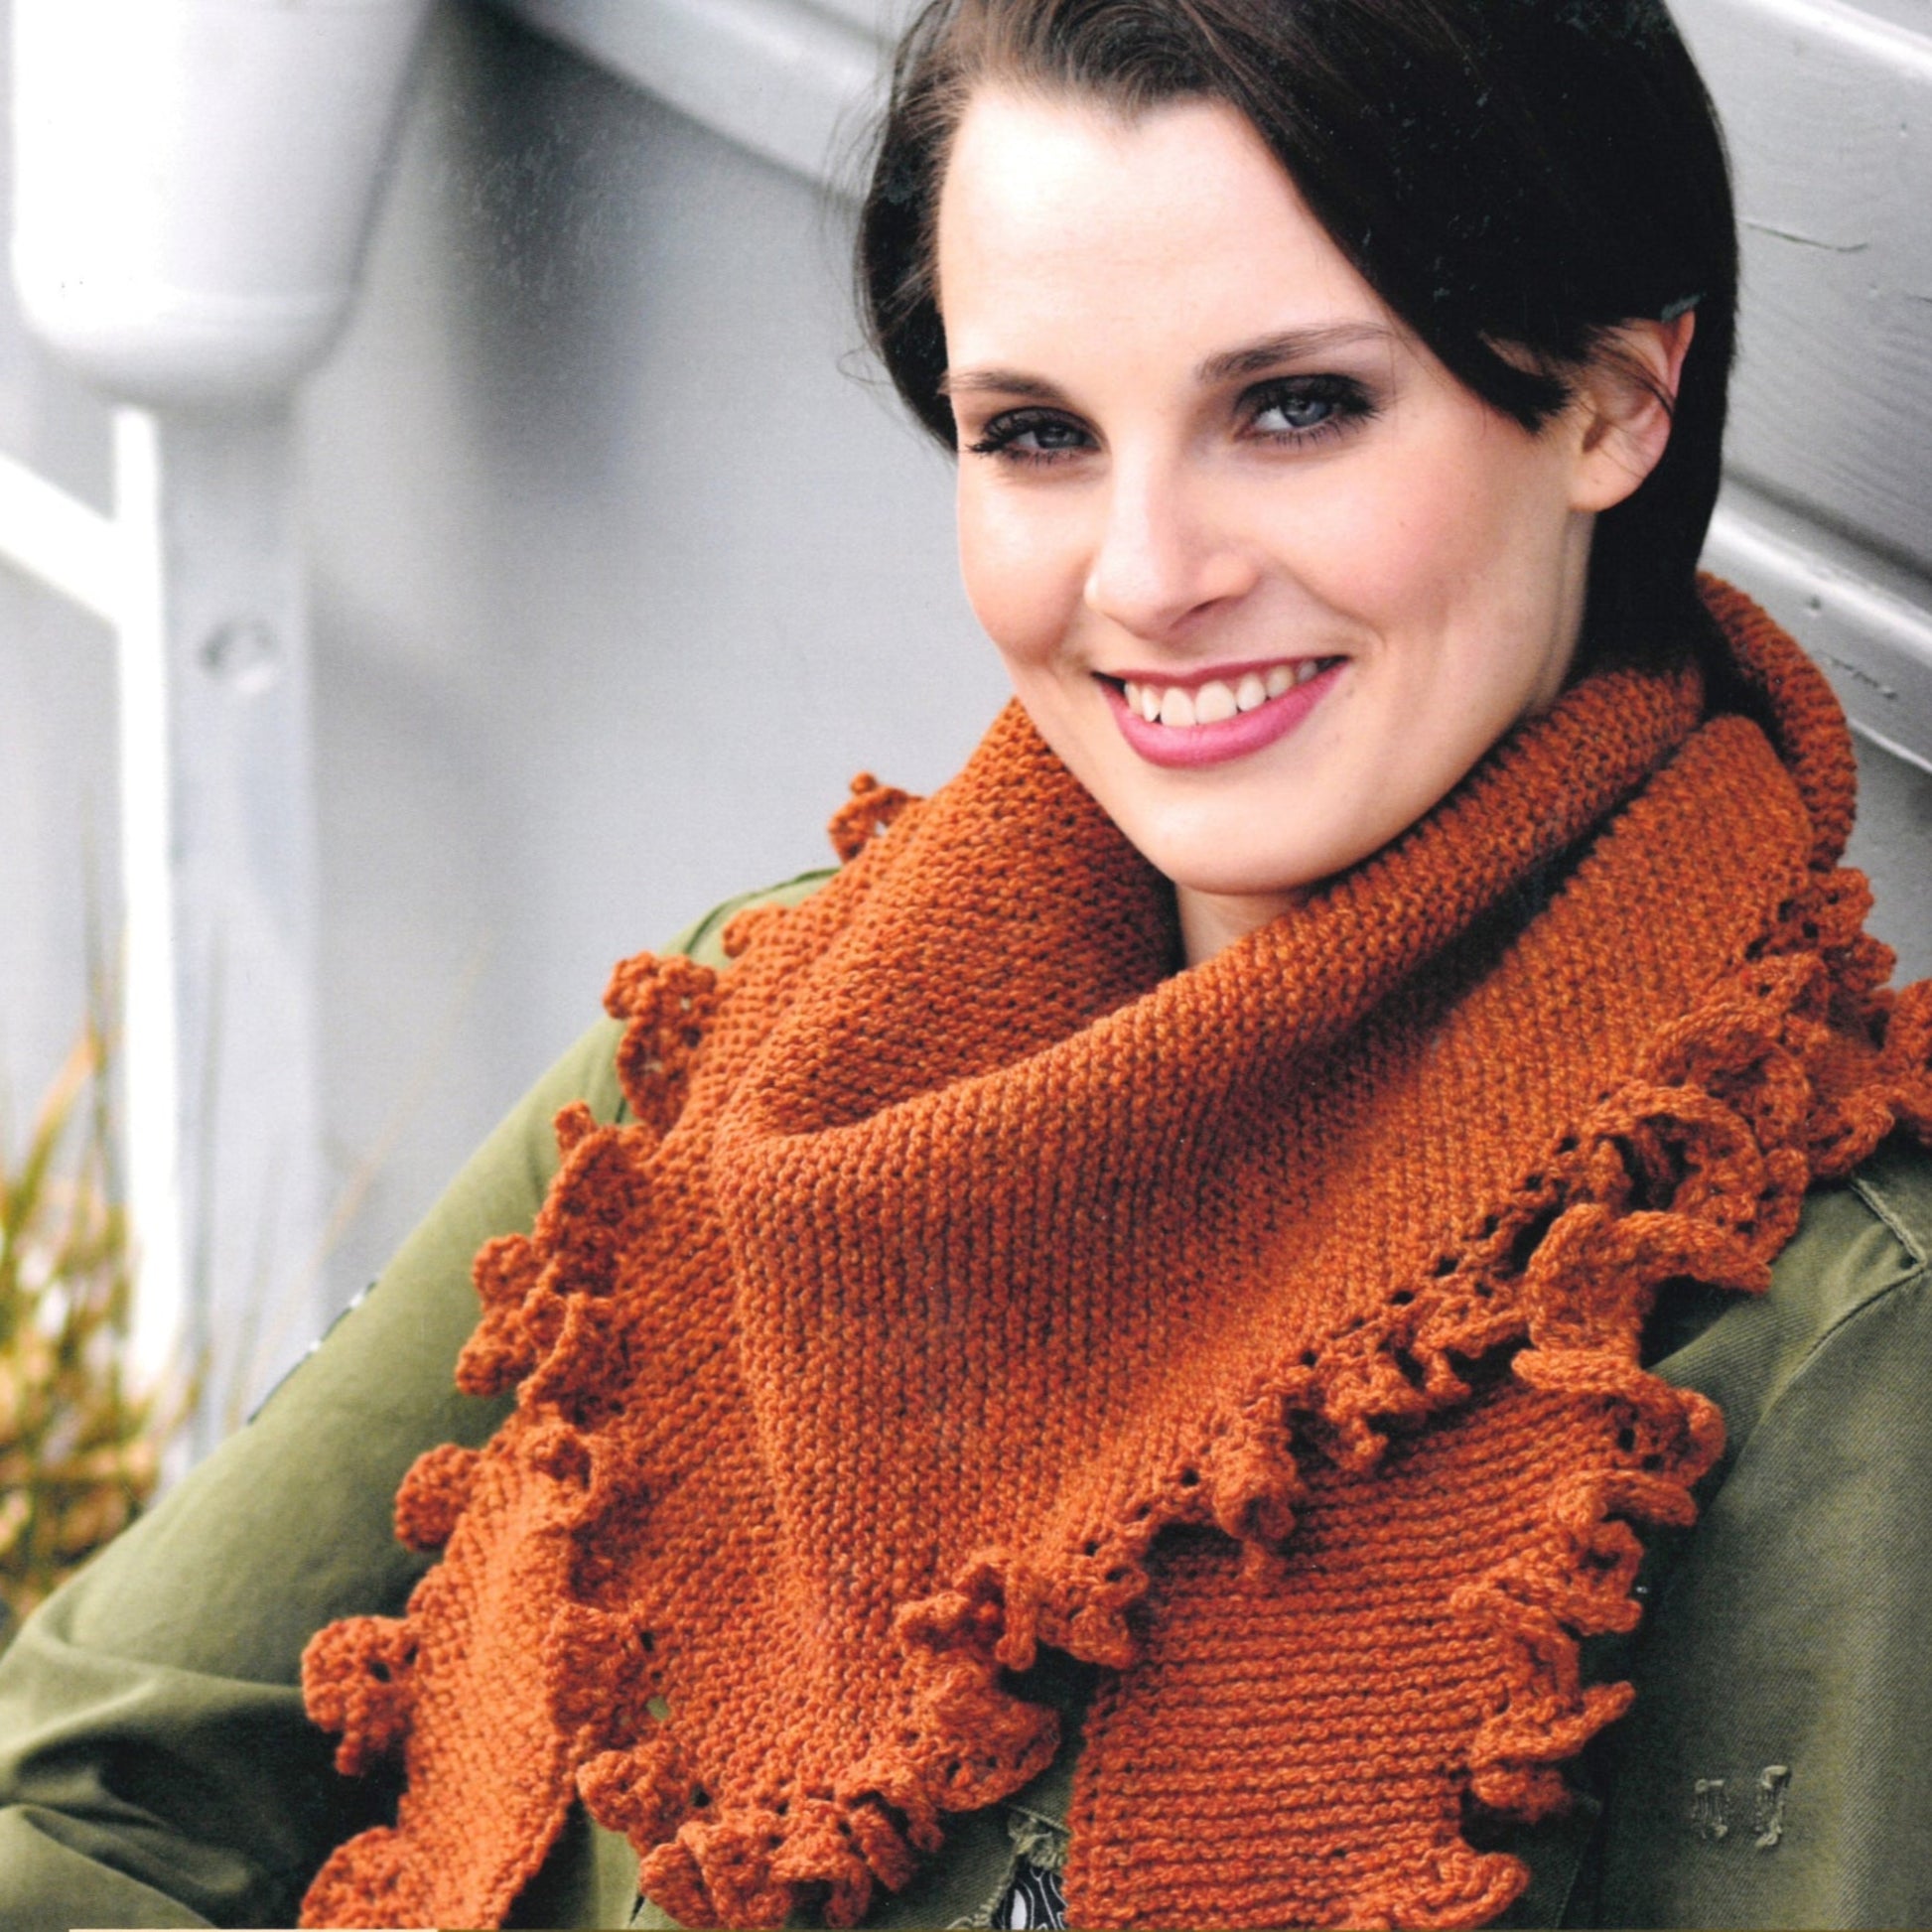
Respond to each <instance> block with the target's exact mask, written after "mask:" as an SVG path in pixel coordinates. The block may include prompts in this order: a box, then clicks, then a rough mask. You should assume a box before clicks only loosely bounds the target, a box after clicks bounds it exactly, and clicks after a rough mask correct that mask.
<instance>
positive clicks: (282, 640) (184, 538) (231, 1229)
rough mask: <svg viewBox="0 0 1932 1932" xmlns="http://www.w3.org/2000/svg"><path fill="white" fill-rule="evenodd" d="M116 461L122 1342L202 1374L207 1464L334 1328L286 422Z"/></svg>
mask: <svg viewBox="0 0 1932 1932" xmlns="http://www.w3.org/2000/svg"><path fill="white" fill-rule="evenodd" d="M115 457H116V475H117V482H118V491H117V505H116V519H117V522H118V524H119V528H120V534H121V538H122V541H123V543H124V544H125V546H126V549H125V553H124V554H125V558H126V562H127V565H128V575H127V579H126V590H127V596H128V604H127V608H126V610H125V612H124V613H123V616H122V621H121V625H120V649H121V691H122V699H121V770H122V785H123V794H122V854H123V860H122V864H123V878H124V881H125V889H126V904H127V916H128V929H127V930H128V939H127V944H128V962H127V985H128V990H129V994H128V997H129V1010H128V1027H127V1046H128V1058H127V1072H128V1109H129V1129H130V1133H129V1162H128V1178H129V1188H130V1195H131V1203H130V1204H131V1207H132V1209H133V1212H134V1216H135V1223H136V1226H137V1227H138V1228H139V1229H140V1230H141V1240H142V1252H143V1273H142V1298H141V1300H142V1313H141V1321H140V1326H139V1328H138V1330H137V1350H138V1352H139V1354H140V1355H141V1357H142V1358H143V1359H144V1361H146V1362H147V1363H148V1364H150V1365H158V1364H159V1363H160V1362H161V1361H162V1360H163V1359H165V1358H166V1357H167V1356H168V1355H169V1353H170V1351H171V1350H173V1349H184V1354H183V1355H182V1356H180V1357H178V1359H185V1360H186V1361H187V1362H188V1363H189V1364H190V1365H192V1366H193V1367H194V1368H195V1369H196V1370H197V1371H198V1372H199V1373H200V1375H201V1377H202V1379H203V1388H204V1398H203V1401H202V1403H201V1405H200V1407H199V1409H198V1411H197V1417H196V1422H195V1426H194V1431H193V1434H194V1438H195V1440H194V1442H193V1443H192V1445H191V1447H192V1449H193V1450H194V1451H195V1452H197V1453H199V1452H201V1451H202V1450H204V1449H207V1448H208V1447H210V1446H211V1444H212V1443H213V1442H214V1441H215V1440H217V1439H218V1437H219V1435H220V1434H221V1433H222V1432H223V1430H224V1429H225V1428H227V1427H230V1426H232V1424H233V1422H234V1421H235V1420H237V1419H238V1417H239V1416H240V1415H241V1414H243V1413H245V1411H246V1409H247V1408H248V1407H249V1406H250V1405H251V1404H252V1402H253V1400H254V1399H255V1397H256V1396H257V1395H258V1394H259V1393H260V1390H261V1387H262V1385H263V1383H264V1381H265V1379H266V1378H268V1377H270V1376H272V1375H273V1374H274V1373H275V1372H277V1371H278V1370H279V1369H280V1368H281V1367H283V1366H285V1365H286V1364H287V1362H288V1361H289V1360H290V1359H291V1358H292V1357H293V1355H294V1354H295V1353H297V1352H298V1351H299V1349H300V1347H301V1345H302V1344H303V1343H304V1342H305V1341H306V1340H308V1339H309V1338H310V1337H311V1336H312V1335H313V1334H314V1332H315V1331H316V1328H317V1326H318V1324H319V1322H320V1321H321V1319H322V1317H323V1314H324V1312H325V1308H324V1297H323V1294H322V1291H321V1279H320V1277H321V1255H320V1251H319V1244H320V1231H321V1227H322V1200H323V1178H322V1174H321V1171H320V1154H319V1146H320V1107H319V1102H318V1071H317V1065H316V1044H315V1042H316V1015H315V976H314V952H315V922H316V911H315V907H316V834H315V803H314V786H313V779H312V772H311V754H310V732H309V709H310V704H309V663H308V639H307V633H306V626H305V622H304V613H303V600H302V590H301V585H300V582H299V571H298V566H297V562H296V560H297V558H298V556H299V554H300V552H299V547H298V544H297V533H296V521H295V501H294V496H295V483H294V476H293V441H292V432H291V424H290V419H289V416H288V414H287V412H286V411H284V410H279V409H278V410H269V411H263V412H259V413H255V414H251V415H229V416H207V415H199V414H198V415H196V416H193V417H180V418H171V417H169V416H166V415H152V414H149V413H148V412H146V411H141V410H133V409H128V410H122V411H120V412H118V413H117V416H116V427H115Z"/></svg>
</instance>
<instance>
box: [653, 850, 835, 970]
mask: <svg viewBox="0 0 1932 1932" xmlns="http://www.w3.org/2000/svg"><path fill="white" fill-rule="evenodd" d="M838 870H839V869H838V867H836V866H814V867H813V868H812V869H811V870H810V871H808V872H801V873H798V874H796V875H794V876H793V877H792V878H790V879H787V880H783V881H781V882H780V883H779V884H778V885H776V886H760V887H759V888H758V889H757V890H756V891H754V892H749V893H740V894H738V895H737V896H736V897H732V898H728V899H724V900H722V901H721V902H720V903H719V904H717V905H714V906H713V907H712V908H711V910H710V911H709V912H707V913H706V914H705V915H704V917H703V918H701V919H694V920H693V921H692V922H691V923H690V924H689V925H688V926H686V927H685V928H684V930H683V931H682V932H680V933H679V934H678V935H677V936H676V938H674V939H671V940H669V941H668V942H666V943H665V944H664V945H662V946H660V947H659V948H658V951H660V952H667V953H683V954H684V955H685V957H686V958H687V959H695V960H696V961H697V962H698V964H699V965H701V966H713V967H716V968H718V969H719V970H720V971H723V970H724V969H725V968H726V967H728V966H729V965H730V964H731V958H730V956H729V955H728V954H727V953H726V951H725V928H726V927H727V926H728V925H730V924H731V922H732V920H733V919H734V918H735V917H736V916H737V915H738V914H739V913H740V912H746V911H749V910H750V909H751V908H752V907H753V906H755V905H798V904H802V903H803V901H804V900H806V899H808V898H810V897H811V896H812V895H813V894H814V893H815V892H817V891H818V889H819V888H820V887H821V886H823V885H824V884H825V882H826V881H827V880H828V879H834V878H836V877H837V876H838Z"/></svg>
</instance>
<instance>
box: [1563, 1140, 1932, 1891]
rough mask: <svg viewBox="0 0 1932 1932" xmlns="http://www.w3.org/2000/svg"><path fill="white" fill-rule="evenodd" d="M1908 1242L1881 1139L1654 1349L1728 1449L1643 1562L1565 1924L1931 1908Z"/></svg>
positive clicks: (1917, 1421)
mask: <svg viewBox="0 0 1932 1932" xmlns="http://www.w3.org/2000/svg"><path fill="white" fill-rule="evenodd" d="M1928 1252H1932V1163H1929V1162H1928V1160H1927V1158H1926V1156H1925V1155H1924V1154H1923V1153H1921V1152H1920V1151H1918V1150H1917V1149H1915V1148H1908V1147H1905V1146H1902V1145H1894V1146H1892V1147H1891V1148H1889V1149H1888V1150H1886V1151H1882V1152H1881V1154H1880V1156H1879V1157H1878V1158H1877V1159H1876V1160H1875V1161H1874V1162H1873V1163H1871V1164H1870V1165H1869V1166H1868V1167H1867V1168H1866V1169H1865V1170H1864V1171H1863V1173H1861V1175H1860V1176H1859V1177H1858V1178H1857V1179H1856V1180H1855V1181H1854V1182H1853V1183H1852V1184H1851V1185H1849V1186H1845V1187H1840V1188H1835V1189H1832V1190H1830V1191H1828V1192H1826V1193H1823V1194H1821V1195H1819V1196H1816V1197H1815V1198H1814V1199H1813V1200H1812V1201H1811V1202H1810V1203H1808V1205H1807V1210H1806V1215H1805V1221H1804V1225H1803V1227H1802V1229H1801V1231H1800V1233H1799V1235H1798V1237H1797V1238H1796V1239H1795V1240H1794V1241H1793V1242H1792V1243H1791V1245H1790V1247H1788V1248H1787V1249H1786V1251H1785V1253H1784V1255H1783V1256H1782V1257H1781V1258H1780V1260H1779V1263H1778V1266H1777V1269H1776V1273H1775V1279H1774V1282H1773V1286H1772V1290H1771V1293H1770V1295H1769V1296H1767V1297H1765V1298H1763V1299H1762V1300H1761V1301H1756V1302H1752V1303H1749V1304H1745V1305H1741V1306H1738V1307H1736V1308H1734V1309H1733V1310H1731V1311H1728V1312H1727V1313H1725V1315H1724V1316H1723V1317H1722V1318H1721V1319H1719V1320H1717V1321H1716V1322H1714V1323H1712V1324H1711V1325H1710V1326H1709V1327H1708V1328H1707V1329H1705V1330H1704V1332H1703V1333H1702V1334H1700V1335H1698V1336H1697V1337H1696V1338H1695V1339H1694V1340H1692V1341H1691V1342H1690V1343H1689V1344H1688V1345H1687V1346H1685V1347H1684V1348H1683V1349H1681V1350H1680V1351H1679V1352H1678V1353H1676V1354H1675V1355H1672V1356H1670V1357H1668V1358H1667V1359H1666V1360H1665V1361H1663V1362H1661V1363H1660V1364H1659V1369H1660V1371H1661V1372H1662V1373H1665V1374H1666V1375H1668V1376H1669V1377H1670V1378H1671V1379H1672V1380H1674V1381H1678V1382H1681V1383H1687V1384H1690V1385H1692V1386H1696V1387H1699V1388H1702V1389H1704V1390H1705V1391H1706V1392H1707V1393H1708V1394H1710V1395H1712V1396H1713V1397H1714V1398H1716V1399H1717V1401H1718V1403H1719V1405H1720V1407H1721V1408H1722V1409H1723V1410H1724V1412H1725V1421H1726V1429H1727V1434H1728V1437H1729V1447H1728V1449H1727V1450H1726V1460H1725V1466H1724V1467H1723V1468H1722V1469H1721V1470H1720V1471H1718V1472H1716V1473H1717V1476H1718V1478H1719V1479H1718V1482H1717V1486H1716V1488H1715V1492H1714V1493H1712V1494H1711V1495H1709V1496H1708V1498H1707V1499H1706V1501H1705V1506H1704V1513H1703V1518H1702V1520H1701V1522H1700V1523H1699V1525H1698V1527H1697V1529H1696V1530H1695V1532H1693V1533H1692V1534H1691V1535H1690V1536H1688V1537H1687V1538H1686V1539H1685V1540H1684V1541H1683V1542H1682V1544H1681V1546H1680V1548H1679V1549H1678V1550H1677V1552H1676V1554H1675V1556H1674V1558H1673V1559H1672V1560H1669V1561H1667V1562H1666V1563H1665V1564H1663V1565H1661V1566H1659V1575H1658V1578H1657V1581H1656V1584H1655V1587H1654V1597H1653V1601H1652V1605H1651V1608H1650V1610H1649V1612H1648V1614H1647V1617H1646V1628H1645V1630H1644V1632H1643V1634H1642V1636H1641V1638H1640V1640H1639V1643H1638V1646H1637V1648H1636V1651H1635V1654H1634V1656H1633V1658H1632V1660H1631V1662H1632V1665H1633V1674H1634V1679H1635V1682H1636V1685H1637V1703H1636V1706H1635V1708H1634V1710H1633V1711H1632V1713H1631V1715H1630V1717H1629V1718H1628V1719H1627V1720H1626V1721H1625V1722H1624V1723H1623V1724H1622V1725H1618V1726H1617V1727H1616V1729H1615V1730H1614V1731H1613V1732H1612V1733H1611V1735H1610V1738H1609V1739H1607V1740H1606V1741H1607V1742H1609V1743H1610V1744H1611V1746H1612V1765H1611V1777H1610V1780H1609V1783H1608V1790H1607V1799H1608V1802H1607V1809H1606V1812H1605V1818H1604V1830H1603V1834H1602V1837H1601V1839H1600V1841H1599V1848H1598V1849H1599V1852H1600V1864H1599V1867H1598V1869H1597V1871H1596V1873H1595V1874H1594V1878H1595V1882H1594V1884H1593V1885H1589V1886H1587V1887H1580V1894H1585V1893H1587V1892H1588V1891H1593V1892H1594V1897H1593V1899H1588V1898H1587V1896H1584V1895H1580V1896H1579V1898H1578V1899H1577V1901H1576V1903H1575V1904H1574V1905H1573V1910H1572V1914H1571V1922H1572V1923H1587V1924H1596V1925H1615V1926H1645V1925H1650V1926H1660V1925H1663V1926H1708V1925H1752V1926H1763V1925H1791V1926H1896V1925H1928V1924H1932V1661H1929V1660H1932V1473H1928V1472H1932V1399H1929V1398H1928V1386H1929V1385H1932V1279H1928V1269H1927V1255H1928ZM1579 1908H1581V1909H1579Z"/></svg>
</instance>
